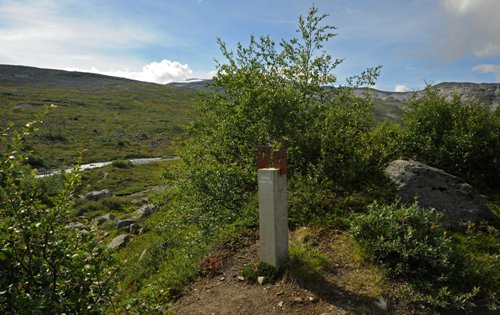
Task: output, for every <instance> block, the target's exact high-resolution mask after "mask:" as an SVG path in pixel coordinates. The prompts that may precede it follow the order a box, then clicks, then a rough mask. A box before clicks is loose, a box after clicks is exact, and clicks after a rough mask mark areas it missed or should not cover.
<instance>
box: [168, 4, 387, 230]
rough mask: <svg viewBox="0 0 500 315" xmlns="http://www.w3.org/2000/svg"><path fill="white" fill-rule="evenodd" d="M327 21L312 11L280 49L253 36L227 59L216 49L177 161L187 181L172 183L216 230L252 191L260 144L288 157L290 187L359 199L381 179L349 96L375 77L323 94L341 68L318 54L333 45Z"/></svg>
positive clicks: (363, 105)
mask: <svg viewBox="0 0 500 315" xmlns="http://www.w3.org/2000/svg"><path fill="white" fill-rule="evenodd" d="M325 18H326V15H320V14H318V12H317V8H316V7H315V6H313V7H312V8H311V9H310V11H309V13H308V15H307V16H306V17H305V18H302V17H300V18H299V25H298V30H297V33H298V36H297V37H298V38H293V39H290V40H288V41H286V40H282V41H281V42H279V43H278V44H276V43H275V42H274V41H273V40H271V38H270V37H269V36H265V37H260V38H256V37H254V36H252V37H251V38H250V42H249V44H248V46H243V45H242V44H238V46H237V48H236V50H235V51H231V50H229V49H228V48H227V47H226V45H225V43H224V42H222V41H221V40H219V45H220V49H221V51H222V55H223V56H224V58H225V59H226V63H224V64H218V72H217V74H216V76H215V77H214V79H213V83H212V85H211V90H210V92H209V93H207V94H206V95H204V96H203V97H202V103H201V106H200V117H199V119H198V120H197V121H196V122H195V123H194V124H193V126H192V127H191V129H190V130H191V136H192V137H191V140H188V141H187V144H186V146H185V147H184V148H183V149H182V151H181V152H180V156H181V157H182V165H183V169H182V171H181V172H182V175H181V176H182V177H183V179H184V181H177V183H178V184H183V185H184V187H183V189H182V191H183V192H184V193H186V194H189V195H190V196H191V197H192V199H193V205H192V206H193V207H195V208H198V209H199V210H200V211H201V212H204V213H209V214H210V215H211V216H217V217H218V219H217V220H219V221H223V222H231V220H234V219H235V218H237V217H239V216H240V215H241V209H242V206H243V205H244V204H245V203H246V202H247V201H248V200H249V198H252V196H254V194H255V192H256V190H257V171H256V167H255V165H256V154H255V150H256V148H257V146H258V145H263V144H264V145H271V146H273V148H275V149H276V148H286V149H287V151H288V175H289V177H290V178H292V177H294V176H304V178H307V179H309V178H310V179H311V181H313V182H314V181H317V182H320V181H322V182H323V183H328V184H329V185H330V186H329V187H328V189H334V188H335V189H339V190H343V191H344V192H345V191H347V190H348V189H351V188H352V189H356V190H358V191H360V190H362V189H363V187H365V183H366V182H367V178H368V177H369V176H370V175H371V174H372V173H373V172H377V171H378V170H379V169H378V164H373V163H371V160H372V158H371V153H368V152H367V150H368V149H369V146H368V144H369V141H371V137H370V135H369V134H370V130H371V129H372V127H373V119H372V118H373V117H372V113H371V106H372V104H371V100H370V98H369V97H357V96H355V95H354V93H353V91H354V88H353V87H354V86H356V85H361V84H371V83H373V82H374V80H375V78H376V77H377V76H378V73H379V68H373V69H368V70H367V71H366V72H364V73H362V74H361V75H360V76H358V77H356V78H355V80H354V81H356V82H354V81H351V83H352V84H351V85H349V86H348V87H343V88H336V89H325V86H327V85H332V84H334V83H335V82H336V76H335V75H334V74H333V71H334V69H335V68H336V66H337V65H338V64H339V63H341V60H340V59H334V58H333V57H332V56H331V55H330V54H328V53H326V52H324V51H322V50H323V47H324V45H325V44H326V42H327V41H328V40H330V39H331V38H332V37H333V36H335V33H334V29H335V27H333V26H328V25H326V26H324V25H322V23H323V22H324V20H325ZM323 179H325V180H324V181H323ZM318 198H321V196H318ZM327 198H328V196H327ZM296 200H297V201H301V200H304V201H305V200H306V198H297V199H296ZM302 208H303V209H305V208H306V205H304V206H303V207H302ZM202 215H205V214H202ZM205 218H206V215H205Z"/></svg>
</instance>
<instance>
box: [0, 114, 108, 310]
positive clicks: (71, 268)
mask: <svg viewBox="0 0 500 315" xmlns="http://www.w3.org/2000/svg"><path fill="white" fill-rule="evenodd" d="M34 129H35V128H34V124H33V123H29V124H28V125H27V127H26V128H25V129H24V130H23V131H22V132H21V133H17V132H12V136H11V137H12V140H11V141H10V142H9V143H8V144H7V146H6V152H3V153H2V154H1V160H0V313H9V314H10V313H16V314H17V313H21V314H31V313H72V314H82V313H86V314H93V313H99V312H100V311H101V310H102V309H103V307H104V306H105V304H106V303H107V302H108V298H109V297H110V296H111V290H112V281H111V279H112V277H113V274H114V273H113V267H111V266H112V263H113V260H112V258H111V256H110V255H109V253H107V252H106V251H105V249H104V247H103V246H101V245H100V243H98V242H96V240H95V239H94V237H93V234H91V233H81V232H78V231H75V230H73V229H71V228H70V227H67V224H68V223H69V220H68V219H69V218H68V213H69V209H70V205H71V202H70V200H71V198H72V194H73V192H74V190H75V187H76V185H77V184H78V180H79V174H78V173H71V174H64V187H63V188H62V189H60V190H59V191H58V192H57V194H55V195H47V190H45V189H43V187H42V188H40V187H41V186H40V185H39V183H38V181H37V179H35V177H34V173H33V170H31V168H29V167H28V166H24V165H23V161H24V159H25V155H24V154H23V153H21V150H19V148H20V147H21V144H22V143H23V141H24V138H25V137H27V136H28V135H29V134H30V133H31V132H33V131H34ZM6 134H7V131H5V132H2V138H1V139H0V140H1V141H5V140H6Z"/></svg>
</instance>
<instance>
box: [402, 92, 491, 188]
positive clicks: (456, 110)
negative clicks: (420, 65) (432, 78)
mask: <svg viewBox="0 0 500 315" xmlns="http://www.w3.org/2000/svg"><path fill="white" fill-rule="evenodd" d="M403 127H404V128H403V130H404V132H403V137H402V150H403V153H404V155H406V156H407V157H409V158H413V159H415V160H418V161H420V162H423V163H427V164H429V165H432V166H435V167H438V168H441V169H444V170H446V171H447V172H449V173H451V174H453V175H456V176H461V177H463V178H464V179H466V180H468V181H470V182H471V183H474V184H479V185H484V181H486V182H487V183H489V184H494V185H499V184H500V155H499V154H498V152H500V117H499V116H496V115H495V114H494V113H492V112H490V111H488V110H487V109H485V108H483V107H481V106H480V105H479V104H478V103H477V102H475V101H471V100H467V99H463V98H461V97H460V96H458V95H455V96H454V97H453V98H452V99H451V100H448V99H447V98H445V97H444V96H441V95H440V94H439V92H438V90H436V89H433V88H431V87H428V88H426V90H425V93H424V95H422V96H421V97H413V98H412V99H411V100H410V101H409V104H408V111H407V113H406V114H405V116H404V121H403Z"/></svg>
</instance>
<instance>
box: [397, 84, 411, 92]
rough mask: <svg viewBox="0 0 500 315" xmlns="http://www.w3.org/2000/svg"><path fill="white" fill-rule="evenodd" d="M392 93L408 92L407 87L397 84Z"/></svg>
mask: <svg viewBox="0 0 500 315" xmlns="http://www.w3.org/2000/svg"><path fill="white" fill-rule="evenodd" d="M394 92H408V87H407V86H406V85H403V84H398V85H396V87H395V88H394Z"/></svg>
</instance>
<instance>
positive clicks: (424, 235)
mask: <svg viewBox="0 0 500 315" xmlns="http://www.w3.org/2000/svg"><path fill="white" fill-rule="evenodd" d="M439 219H440V214H439V213H438V212H436V211H435V210H432V209H420V208H419V207H418V205H417V204H414V205H412V206H409V207H400V206H398V205H378V204H373V205H371V206H370V207H368V213H367V214H364V215H360V216H359V217H358V219H357V220H356V223H355V224H354V225H353V227H352V231H351V233H352V235H353V237H354V239H355V240H356V241H357V242H358V243H359V244H360V245H361V247H362V248H363V251H364V253H365V254H366V256H367V257H368V258H369V259H371V260H373V261H376V262H378V263H381V264H382V265H384V266H385V267H387V269H388V270H389V271H390V274H391V275H392V276H394V277H396V278H399V279H403V280H405V281H406V282H407V284H408V286H409V287H408V288H407V289H408V290H411V291H413V294H411V295H405V297H407V298H408V297H411V299H412V300H414V301H419V302H421V301H423V302H426V303H429V304H431V305H433V306H440V307H453V308H466V307H470V306H473V305H474V304H473V302H475V301H481V303H482V304H486V305H489V306H490V307H496V303H497V302H498V301H497V300H496V296H495V294H496V293H497V292H498V291H499V290H500V286H499V283H500V281H499V280H500V278H499V275H498V270H499V269H500V264H499V262H498V259H497V257H496V253H498V251H499V250H500V246H499V245H500V243H499V242H498V238H496V239H495V236H493V235H491V234H483V235H484V236H483V237H481V239H482V241H483V244H482V246H481V247H482V248H481V247H480V248H477V249H475V251H476V256H477V257H474V255H471V254H470V250H469V251H465V250H464V248H463V246H462V247H461V246H460V245H459V242H457V241H456V240H454V239H453V237H452V236H451V235H450V234H448V233H447V232H446V231H445V229H444V228H443V227H441V226H440V224H439ZM488 230H489V232H488V233H494V231H495V229H494V228H492V227H489V228H488ZM483 233H484V232H483ZM457 235H460V234H457ZM475 237H477V236H475ZM496 237H498V235H496ZM462 238H463V242H465V243H469V244H468V245H467V246H469V248H470V243H474V244H476V243H478V242H477V240H474V237H473V238H470V237H467V236H462ZM479 257H480V258H479ZM405 293H406V294H407V293H408V292H405Z"/></svg>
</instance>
